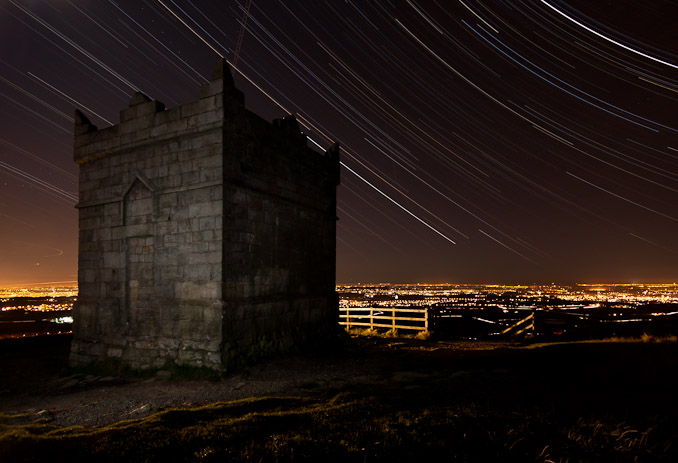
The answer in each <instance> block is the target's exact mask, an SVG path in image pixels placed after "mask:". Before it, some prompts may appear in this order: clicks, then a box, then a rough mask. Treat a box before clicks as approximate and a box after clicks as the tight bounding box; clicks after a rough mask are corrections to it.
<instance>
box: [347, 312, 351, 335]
mask: <svg viewBox="0 0 678 463" xmlns="http://www.w3.org/2000/svg"><path fill="white" fill-rule="evenodd" d="M346 329H347V330H348V331H351V308H350V307H346Z"/></svg>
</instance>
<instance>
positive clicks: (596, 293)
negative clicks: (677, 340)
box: [0, 283, 678, 340]
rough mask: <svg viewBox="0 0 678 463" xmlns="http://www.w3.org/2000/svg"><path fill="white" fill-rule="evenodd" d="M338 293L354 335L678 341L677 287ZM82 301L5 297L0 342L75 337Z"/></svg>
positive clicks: (409, 287)
mask: <svg viewBox="0 0 678 463" xmlns="http://www.w3.org/2000/svg"><path fill="white" fill-rule="evenodd" d="M337 292H338V294H339V301H340V302H339V305H340V310H341V313H342V314H345V313H347V312H346V311H347V310H350V311H352V312H351V317H350V320H351V321H352V322H353V323H354V327H355V324H356V323H358V324H359V322H360V321H361V320H363V318H361V317H366V316H367V313H366V312H355V311H354V310H360V309H365V308H371V309H372V311H371V313H372V314H373V316H375V317H380V316H383V315H384V314H386V313H388V314H390V313H391V311H392V309H394V308H395V309H405V308H418V309H425V310H426V311H427V312H428V316H429V317H430V326H429V327H428V328H429V330H430V331H431V332H432V333H433V334H434V335H435V336H437V337H438V338H442V339H464V340H473V339H485V340H486V339H492V338H495V337H497V336H500V335H501V334H502V332H503V331H504V330H506V329H507V328H509V327H511V326H512V325H513V324H515V323H516V322H518V321H520V320H521V319H524V318H525V317H526V316H529V315H530V314H532V315H533V317H534V326H533V328H532V329H531V330H529V331H528V332H526V333H525V335H527V336H530V337H534V338H536V339H542V340H554V339H560V340H565V339H587V338H600V337H610V336H641V335H643V334H652V335H672V334H676V333H678V286H676V284H577V285H556V284H552V285H482V284H478V285H469V284H462V285H460V284H438V285H433V284H390V283H379V284H359V285H338V286H337ZM76 298H77V287H74V286H65V287H50V288H44V287H38V288H11V289H0V310H1V311H0V339H6V338H21V337H31V336H38V335H46V334H64V333H69V332H70V331H71V323H72V321H73V319H72V313H71V310H72V307H73V304H74V303H75V301H76ZM394 313H396V312H394ZM344 317H345V315H344ZM396 317H397V316H396ZM363 321H364V320H363ZM422 328H423V327H422ZM401 331H402V332H403V333H406V332H408V331H412V330H401Z"/></svg>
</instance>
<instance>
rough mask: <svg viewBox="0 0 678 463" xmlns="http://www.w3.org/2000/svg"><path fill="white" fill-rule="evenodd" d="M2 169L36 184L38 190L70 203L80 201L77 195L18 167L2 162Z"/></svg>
mask: <svg viewBox="0 0 678 463" xmlns="http://www.w3.org/2000/svg"><path fill="white" fill-rule="evenodd" d="M0 167H1V168H3V169H5V170H7V171H8V172H10V173H11V174H14V175H16V176H18V177H21V178H24V179H26V180H28V181H30V182H31V183H33V184H35V185H36V186H37V187H38V188H40V189H41V190H43V191H46V192H47V193H51V194H54V195H56V196H57V197H59V198H63V199H67V200H69V201H72V202H73V203H76V202H77V201H78V197H77V195H75V194H73V193H69V192H68V191H66V190H64V189H63V188H59V187H58V186H56V185H52V184H51V183H49V182H46V181H44V180H41V179H39V178H38V177H36V176H35V175H32V174H30V173H28V172H26V171H25V170H22V169H19V168H17V167H14V166H12V165H10V164H7V163H6V162H4V161H0Z"/></svg>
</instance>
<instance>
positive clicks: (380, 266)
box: [0, 0, 678, 284]
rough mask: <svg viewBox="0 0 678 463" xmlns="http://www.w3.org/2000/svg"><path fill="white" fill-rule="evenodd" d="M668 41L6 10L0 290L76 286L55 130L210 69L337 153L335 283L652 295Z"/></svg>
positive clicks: (507, 11)
mask: <svg viewBox="0 0 678 463" xmlns="http://www.w3.org/2000/svg"><path fill="white" fill-rule="evenodd" d="M677 23H678V5H677V4H676V3H675V2H674V1H669V0H666V1H662V0H658V1H655V2H631V1H626V0H620V1H614V2H602V1H595V2H585V1H559V0H533V1H511V2H504V1H493V2H489V1H472V0H464V1H461V0H457V1H449V2H447V1H446V2H443V1H435V0H433V1H424V0H403V1H398V0H390V1H389V0H377V1H370V2H363V1H357V0H346V1H336V0H328V1H322V0H320V1H313V2H310V1H302V0H298V1H292V0H290V1H287V0H253V1H252V2H251V5H250V6H249V9H247V8H246V1H245V0H243V1H242V2H238V1H235V0H229V1H216V0H214V1H200V2H198V1H195V0H193V1H191V0H182V1H180V0H153V1H152V0H135V1H131V0H117V1H113V0H108V1H105V0H101V1H85V0H53V1H49V0H45V1H37V0H7V1H5V2H2V3H0V39H1V40H0V101H2V103H1V104H0V118H1V121H2V124H1V125H0V284H19V283H46V282H68V281H74V280H76V273H77V213H76V210H75V208H74V205H75V204H76V202H77V194H78V192H77V167H76V165H75V164H74V163H73V160H72V137H73V136H72V129H73V120H72V115H73V112H74V110H75V109H76V108H78V109H80V110H81V111H83V112H84V113H85V114H87V115H88V117H89V118H90V120H91V121H92V122H93V123H94V124H96V125H97V126H98V127H99V128H103V127H107V126H109V125H111V124H113V123H117V121H118V112H119V111H120V110H122V109H124V108H126V107H127V103H128V102H129V100H130V98H131V96H132V94H133V93H134V92H135V91H137V90H139V91H141V92H143V93H145V94H146V95H148V96H149V97H151V98H154V99H157V100H160V101H162V102H163V103H165V105H166V106H167V107H173V106H176V105H179V104H183V103H186V102H189V101H192V100H194V99H195V98H196V97H197V95H198V91H199V87H200V85H202V84H203V83H206V82H207V81H208V79H209V76H210V74H211V71H212V69H213V68H214V67H215V65H216V63H217V60H218V58H219V57H223V58H225V59H226V60H228V61H229V62H230V63H232V64H233V63H235V68H234V69H233V74H234V79H235V81H236V85H237V86H238V87H239V88H240V89H241V90H242V91H243V92H244V93H245V98H246V105H247V107H248V108H249V109H251V110H252V111H254V112H256V113H258V114H260V115H261V116H262V117H264V118H266V119H269V120H270V119H273V118H279V117H283V116H285V115H286V113H292V114H294V115H295V116H296V118H297V120H298V121H299V122H300V124H301V126H302V127H303V130H304V133H305V134H306V135H307V137H308V144H309V146H311V147H317V148H318V150H319V151H320V150H323V149H325V148H327V147H328V146H329V145H330V144H331V143H333V142H334V141H338V142H339V143H340V145H341V147H342V153H341V156H342V172H341V175H342V185H341V186H340V187H339V189H338V208H337V209H338V210H337V215H338V218H339V221H338V222H337V235H338V236H337V281H338V283H357V282H381V281H390V282H394V283H395V282H410V283H416V282H431V283H434V282H448V283H507V284H509V283H550V282H559V283H569V282H593V281H596V282H610V283H611V282H615V283H626V282H628V283H632V282H648V283H649V282H656V283H671V282H674V281H676V280H677V279H678V105H677V100H678V27H676V26H677V25H678V24H677ZM243 24H245V27H244V28H243V27H242V26H243ZM241 30H242V31H243V34H242V36H241V37H240V41H239V33H240V32H241ZM238 43H240V50H239V53H238V55H237V56H235V50H236V48H237V47H238ZM56 251H59V252H56Z"/></svg>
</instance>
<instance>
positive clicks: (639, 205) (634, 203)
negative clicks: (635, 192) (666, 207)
mask: <svg viewBox="0 0 678 463" xmlns="http://www.w3.org/2000/svg"><path fill="white" fill-rule="evenodd" d="M567 175H571V176H572V177H574V178H576V179H577V180H579V181H581V182H584V183H586V184H588V185H591V186H592V187H594V188H598V189H599V190H601V191H604V192H605V193H607V194H610V195H612V196H614V197H616V198H619V199H621V200H622V201H626V202H627V203H630V204H633V205H634V206H638V207H642V208H643V209H645V210H647V211H650V212H652V213H654V214H657V215H661V216H662V217H665V218H667V219H670V220H673V221H674V222H678V219H677V218H675V217H671V216H670V215H667V214H664V213H662V212H659V211H657V210H654V209H652V208H650V207H647V206H643V205H642V204H640V203H637V202H635V201H631V200H630V199H628V198H625V197H623V196H621V195H618V194H617V193H613V192H612V191H610V190H607V189H605V188H603V187H601V186H598V185H596V184H595V183H591V182H589V181H588V180H584V179H583V178H581V177H577V176H576V175H574V174H573V173H572V172H567Z"/></svg>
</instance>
